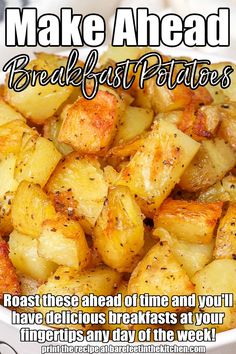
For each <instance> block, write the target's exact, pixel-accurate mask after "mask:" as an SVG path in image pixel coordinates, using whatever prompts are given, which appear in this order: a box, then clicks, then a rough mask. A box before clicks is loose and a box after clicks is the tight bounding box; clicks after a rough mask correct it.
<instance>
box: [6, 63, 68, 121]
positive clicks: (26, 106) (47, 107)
mask: <svg viewBox="0 0 236 354" xmlns="http://www.w3.org/2000/svg"><path fill="white" fill-rule="evenodd" d="M27 69H29V70H36V71H38V70H47V71H48V73H49V74H51V73H52V72H53V70H54V69H55V65H51V63H48V62H46V61H45V60H43V59H40V58H39V59H35V60H32V61H31V62H30V63H29V65H28V66H27ZM6 80H7V79H6ZM72 91H73V87H72V86H64V87H61V86H59V85H51V84H48V85H45V86H41V85H40V84H39V83H38V81H37V83H36V85H35V86H31V85H29V86H28V87H27V88H26V89H24V90H23V91H21V92H16V91H14V90H13V89H9V88H8V85H7V84H6V85H5V92H4V98H5V100H6V101H7V102H8V103H9V104H10V105H11V106H12V107H14V108H15V109H16V110H17V111H18V112H20V113H21V114H23V116H25V117H26V118H28V119H29V120H31V121H32V122H33V123H35V124H43V123H44V122H45V121H46V120H47V119H48V118H50V117H51V116H53V115H54V114H55V113H56V111H57V110H58V108H59V107H60V106H61V104H62V103H63V102H64V101H66V99H67V98H68V97H69V96H70V94H71V93H72Z"/></svg>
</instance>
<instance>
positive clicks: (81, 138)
mask: <svg viewBox="0 0 236 354" xmlns="http://www.w3.org/2000/svg"><path fill="white" fill-rule="evenodd" d="M119 104H120V102H119V98H118V96H117V95H116V94H115V92H114V93H111V92H108V91H104V90H99V91H98V93H97V95H96V96H95V97H94V99H92V100H87V99H86V98H84V97H79V98H78V100H77V101H76V102H75V103H74V104H72V105H68V106H66V108H65V109H64V110H63V112H62V119H63V122H62V125H61V128H60V131H59V135H58V141H59V142H61V143H66V144H69V145H70V146H72V147H73V148H74V149H75V150H76V151H79V152H80V153H82V154H98V153H99V154H103V153H104V152H105V151H106V150H107V149H108V148H109V146H110V145H111V143H112V141H113V139H114V136H115V133H116V130H117V125H118V121H119Z"/></svg>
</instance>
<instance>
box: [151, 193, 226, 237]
mask: <svg viewBox="0 0 236 354" xmlns="http://www.w3.org/2000/svg"><path fill="white" fill-rule="evenodd" d="M222 206H223V203H222V202H216V203H208V204H207V203H201V202H197V201H186V200H173V199H167V200H165V201H164V203H163V204H162V205H161V207H160V210H159V211H158V213H157V215H156V217H155V226H156V227H161V228H164V229H166V230H167V231H169V232H170V233H171V234H173V235H174V236H175V237H177V238H178V239H180V240H184V241H187V242H192V243H199V244H206V243H210V242H211V240H212V238H213V236H214V230H215V227H216V224H217V221H218V219H219V218H220V216H221V212H222Z"/></svg>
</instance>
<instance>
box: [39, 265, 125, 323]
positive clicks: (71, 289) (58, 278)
mask: <svg viewBox="0 0 236 354" xmlns="http://www.w3.org/2000/svg"><path fill="white" fill-rule="evenodd" d="M120 281H121V275H120V274H119V273H118V272H116V271H115V270H114V269H111V268H108V267H106V266H100V267H97V268H91V269H88V270H84V271H81V272H78V271H77V270H75V269H72V268H69V267H63V266H61V267H59V268H58V269H57V271H56V272H55V273H54V274H53V275H52V276H51V277H50V278H49V279H48V281H47V282H46V284H43V285H41V286H40V287H39V289H38V293H39V294H40V295H43V294H52V295H62V296H63V295H74V294H75V295H78V296H79V297H82V296H83V295H89V294H94V295H105V296H106V295H113V294H114V292H115V290H116V289H117V287H118V285H119V283H120ZM65 310H67V308H65V307H60V308H55V307H40V308H36V311H39V312H41V313H43V314H45V313H47V312H49V311H55V312H62V311H65ZM101 310H102V309H101V308H97V307H86V308H85V307H82V306H81V305H79V306H78V307H76V308H71V307H70V311H71V312H78V311H84V312H100V311H101ZM91 325H92V324H88V325H84V324H83V323H82V324H77V325H71V324H68V325H67V327H70V328H72V327H74V328H76V329H84V328H89V327H91ZM54 327H64V326H63V325H60V326H59V325H57V326H56V325H54Z"/></svg>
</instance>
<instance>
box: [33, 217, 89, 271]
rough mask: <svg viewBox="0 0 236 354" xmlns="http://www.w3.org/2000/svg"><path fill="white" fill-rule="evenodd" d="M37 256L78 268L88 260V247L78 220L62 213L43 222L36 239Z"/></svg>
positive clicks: (80, 268)
mask: <svg viewBox="0 0 236 354" xmlns="http://www.w3.org/2000/svg"><path fill="white" fill-rule="evenodd" d="M38 254H39V256H41V257H43V258H46V259H48V260H49V261H52V262H54V263H56V264H59V265H65V266H68V267H72V268H75V269H78V270H82V269H83V268H85V267H86V266H87V265H88V263H89V262H90V249H89V247H88V244H87V241H86V238H85V235H84V231H83V229H82V228H81V226H80V224H79V223H78V221H74V220H70V219H68V218H67V217H66V216H64V215H58V216H57V219H52V220H46V221H44V222H43V225H42V230H41V233H40V236H39V239H38Z"/></svg>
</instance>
